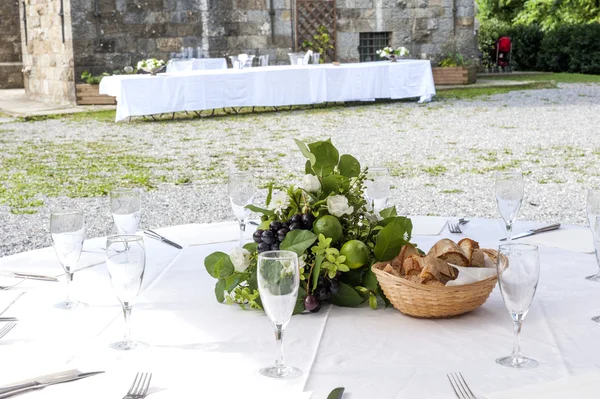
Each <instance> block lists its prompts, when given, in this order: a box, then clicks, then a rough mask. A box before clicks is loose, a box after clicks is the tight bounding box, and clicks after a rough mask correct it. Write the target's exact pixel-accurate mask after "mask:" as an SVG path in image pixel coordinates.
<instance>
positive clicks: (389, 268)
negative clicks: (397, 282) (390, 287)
mask: <svg viewBox="0 0 600 399" xmlns="http://www.w3.org/2000/svg"><path fill="white" fill-rule="evenodd" d="M383 271H384V272H386V273H389V274H391V275H393V276H396V277H400V270H398V269H396V268H395V267H392V265H390V264H389V263H388V264H387V265H385V267H384V268H383Z"/></svg>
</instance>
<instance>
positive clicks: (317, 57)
mask: <svg viewBox="0 0 600 399" xmlns="http://www.w3.org/2000/svg"><path fill="white" fill-rule="evenodd" d="M320 58H321V54H319V53H313V55H312V63H313V64H315V65H319V62H320V61H319V60H320Z"/></svg>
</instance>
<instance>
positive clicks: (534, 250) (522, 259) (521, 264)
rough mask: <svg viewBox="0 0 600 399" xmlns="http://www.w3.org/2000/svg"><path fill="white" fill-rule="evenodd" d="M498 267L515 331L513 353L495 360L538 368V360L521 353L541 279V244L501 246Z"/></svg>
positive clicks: (499, 277) (501, 290) (521, 367)
mask: <svg viewBox="0 0 600 399" xmlns="http://www.w3.org/2000/svg"><path fill="white" fill-rule="evenodd" d="M496 267H497V270H498V283H499V286H500V292H501V293H502V299H503V300H504V305H505V306H506V309H508V312H509V313H510V316H511V317H512V319H513V323H514V330H515V344H514V347H513V352H512V354H511V355H510V356H506V357H501V358H498V359H496V363H498V364H501V365H502V366H506V367H513V368H519V369H524V368H534V367H537V365H538V362H537V361H535V360H533V359H530V358H527V357H524V356H523V355H522V354H521V347H520V345H519V335H520V334H521V327H522V325H523V319H525V316H526V315H527V312H528V311H529V307H530V306H531V302H533V297H534V296H535V291H536V289H537V285H538V281H539V278H540V257H539V253H538V247H537V246H535V245H529V244H504V245H501V246H500V249H499V250H498V262H497V264H496Z"/></svg>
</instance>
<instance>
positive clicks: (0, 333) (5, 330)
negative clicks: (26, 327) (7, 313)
mask: <svg viewBox="0 0 600 399" xmlns="http://www.w3.org/2000/svg"><path fill="white" fill-rule="evenodd" d="M16 325H17V323H15V322H14V321H13V322H11V323H8V324H7V325H5V326H4V327H2V328H0V339H1V338H2V337H4V336H5V335H6V334H8V333H9V332H10V330H12V329H13V328H15V326H16Z"/></svg>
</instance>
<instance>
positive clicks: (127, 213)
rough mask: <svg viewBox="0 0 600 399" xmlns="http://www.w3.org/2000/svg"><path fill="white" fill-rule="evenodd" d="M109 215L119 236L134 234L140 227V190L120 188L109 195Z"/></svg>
mask: <svg viewBox="0 0 600 399" xmlns="http://www.w3.org/2000/svg"><path fill="white" fill-rule="evenodd" d="M110 213H112V217H113V220H114V222H115V226H117V232H118V233H119V234H135V233H136V232H137V231H138V228H139V226H140V218H141V215H142V201H141V198H140V190H138V189H136V188H120V189H117V190H114V191H112V192H111V193H110Z"/></svg>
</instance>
